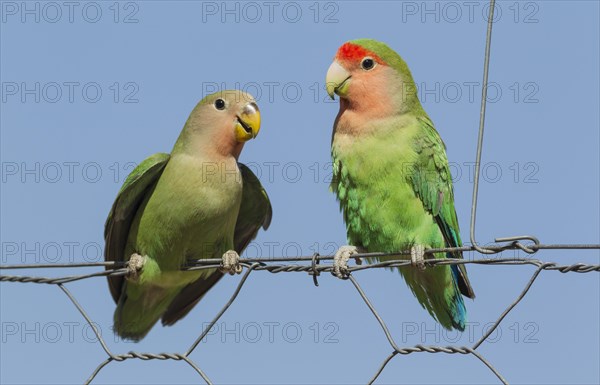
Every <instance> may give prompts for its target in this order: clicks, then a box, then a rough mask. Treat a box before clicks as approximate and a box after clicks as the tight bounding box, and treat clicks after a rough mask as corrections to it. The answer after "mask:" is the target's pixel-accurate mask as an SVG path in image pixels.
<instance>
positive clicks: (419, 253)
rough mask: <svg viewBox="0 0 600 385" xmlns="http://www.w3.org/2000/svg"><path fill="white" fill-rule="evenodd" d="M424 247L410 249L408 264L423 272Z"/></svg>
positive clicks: (415, 246)
mask: <svg viewBox="0 0 600 385" xmlns="http://www.w3.org/2000/svg"><path fill="white" fill-rule="evenodd" d="M424 257H425V246H424V245H414V246H412V247H411V248H410V262H411V263H412V265H413V266H416V267H418V268H419V270H421V271H423V270H425V258H424Z"/></svg>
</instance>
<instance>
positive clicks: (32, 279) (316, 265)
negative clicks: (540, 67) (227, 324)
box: [0, 0, 600, 385]
mask: <svg viewBox="0 0 600 385" xmlns="http://www.w3.org/2000/svg"><path fill="white" fill-rule="evenodd" d="M494 9H495V0H490V11H489V16H488V24H487V33H486V43H485V55H484V69H483V87H482V99H481V110H480V122H479V132H478V140H477V152H476V161H475V173H474V183H473V195H472V205H471V217H470V240H471V244H472V246H463V247H446V248H437V249H428V250H426V251H425V255H429V256H431V255H433V254H434V253H445V252H451V251H462V252H470V251H472V252H476V253H479V254H483V255H484V256H485V255H489V254H497V253H501V252H503V251H507V250H521V251H523V252H525V253H527V254H534V253H537V252H538V251H540V250H571V251H572V250H600V244H541V243H540V241H539V240H538V239H537V238H536V237H534V236H531V235H521V236H512V237H503V238H496V239H495V242H496V243H497V244H495V245H491V246H490V245H488V246H480V245H479V244H478V242H477V241H476V237H475V222H476V217H477V198H478V192H479V175H480V162H481V157H482V152H483V134H484V127H485V112H486V102H487V84H488V76H489V62H490V51H491V38H492V28H493V19H494ZM369 257H386V260H385V261H383V262H379V263H374V264H369V265H364V264H357V265H354V266H344V271H345V272H346V273H347V275H346V276H345V277H344V278H343V279H346V280H348V281H350V282H351V283H352V285H353V286H354V288H355V289H356V291H357V292H358V294H359V296H360V297H361V299H362V300H363V302H364V303H365V304H366V305H367V307H368V309H369V310H370V312H371V313H372V314H373V316H374V317H375V319H376V321H377V322H378V324H379V326H380V327H381V329H382V331H383V333H384V334H385V337H386V339H387V341H388V343H389V345H390V346H391V348H392V352H391V353H390V354H389V355H388V356H387V357H386V358H385V359H384V360H383V361H382V363H381V365H380V366H379V367H378V368H377V370H376V372H375V374H374V375H373V377H371V379H370V380H368V384H372V383H374V382H375V381H376V380H377V378H378V377H379V376H380V375H381V373H383V371H384V370H385V368H386V366H387V365H388V363H389V362H390V361H391V360H392V359H393V358H394V357H396V356H397V355H408V354H413V353H446V354H462V355H473V356H475V357H476V358H477V359H478V360H479V361H481V362H482V363H483V364H484V365H485V366H486V367H487V368H488V369H489V370H490V371H491V372H492V373H493V374H494V376H495V377H496V378H497V379H498V380H499V381H500V382H501V383H503V384H508V381H507V380H506V379H505V377H504V376H502V375H501V374H500V372H499V371H498V370H497V369H496V368H495V367H494V366H493V365H492V364H491V363H490V362H489V361H488V360H487V359H486V358H485V357H484V356H483V355H482V354H481V353H480V352H478V351H477V349H478V348H479V347H480V346H481V345H482V344H483V343H484V342H485V341H486V340H487V339H488V337H489V336H490V335H492V333H494V331H495V330H496V329H497V328H498V327H499V326H500V323H501V322H502V321H503V320H504V319H505V318H506V316H507V315H508V314H509V313H510V312H511V311H512V310H513V309H514V308H515V307H516V306H517V305H518V304H519V303H520V302H521V300H522V299H523V298H524V297H525V296H526V295H527V293H528V292H529V289H530V288H531V287H532V286H533V284H534V282H535V281H536V279H537V278H538V277H539V275H540V274H541V273H542V271H545V270H549V271H558V272H560V273H590V272H600V265H598V264H584V263H575V264H570V265H560V264H558V263H554V262H544V261H542V260H539V259H532V258H489V257H487V258H481V259H472V260H469V259H449V258H448V259H434V258H429V259H425V261H424V263H425V266H426V267H429V268H431V267H434V266H438V265H442V266H443V265H459V264H478V265H485V266H490V265H491V266H497V265H512V266H518V265H521V266H526V265H531V266H535V267H536V269H535V271H534V273H533V274H532V276H531V278H530V279H529V281H528V282H527V284H526V285H525V287H524V288H523V290H522V291H521V293H520V294H519V295H518V296H517V298H516V299H515V300H514V301H513V302H512V303H511V304H510V305H509V306H508V307H507V308H506V309H505V310H504V311H503V312H502V314H500V316H499V317H498V318H497V319H496V321H495V322H494V323H493V325H492V327H491V328H489V329H488V331H487V332H486V333H484V334H483V336H482V337H481V338H480V339H479V340H477V341H476V342H475V343H474V344H473V346H471V347H468V346H424V345H415V346H410V347H400V346H398V345H397V344H396V342H395V340H394V338H393V336H392V333H391V332H390V330H389V329H388V327H387V326H386V324H385V322H384V320H383V318H382V317H381V316H380V315H379V313H378V312H377V310H376V309H375V306H373V304H372V303H371V301H370V300H369V298H368V297H367V295H366V293H365V292H364V290H363V289H362V288H361V286H360V285H359V283H358V281H357V280H356V277H355V276H354V273H358V272H361V271H364V270H368V269H380V268H391V267H402V268H414V267H413V266H412V262H411V261H410V260H407V258H408V257H410V251H399V252H395V253H361V254H357V255H355V256H352V258H353V259H355V260H356V261H357V262H359V261H360V260H361V258H369ZM394 257H396V258H394ZM327 261H329V262H333V263H332V264H321V262H327ZM302 262H308V264H298V263H302ZM335 263H336V262H335V261H334V257H333V256H321V255H318V254H314V255H312V256H301V257H295V258H284V257H281V258H244V259H240V261H239V264H240V265H241V266H242V267H243V268H245V269H246V272H245V273H244V274H243V276H242V278H241V279H240V282H239V283H238V285H237V287H236V289H235V290H234V292H233V294H232V295H231V297H230V298H229V300H228V301H227V303H226V304H225V305H224V306H223V307H222V308H221V310H220V311H219V312H218V313H217V314H216V316H215V317H214V318H213V320H212V321H211V322H210V323H209V325H208V327H207V328H205V329H204V331H203V332H202V333H201V334H200V335H199V336H198V338H196V340H195V341H194V342H193V343H192V344H191V345H190V347H189V348H188V349H187V350H186V352H185V353H184V354H180V353H140V352H134V351H130V352H128V353H125V354H114V353H113V352H112V351H111V350H110V349H109V348H108V345H107V344H106V342H105V341H104V339H103V338H102V335H101V333H100V332H99V331H98V329H97V328H96V326H95V324H94V322H93V321H92V319H91V318H90V317H89V315H88V314H87V313H86V311H85V310H84V308H83V307H82V306H81V305H80V304H79V302H78V301H77V300H76V299H75V297H74V296H73V294H71V292H70V291H69V290H68V289H67V288H66V287H65V284H66V283H71V282H75V281H80V280H84V279H88V278H96V277H112V276H124V275H127V274H128V269H127V267H126V264H125V263H124V262H98V263H67V264H18V265H6V264H5V265H0V270H17V269H40V268H41V269H52V268H54V269H56V268H60V269H66V268H90V267H102V268H105V269H107V270H102V271H100V272H94V273H89V274H81V275H70V276H64V277H39V276H28V275H0V282H20V283H37V284H47V285H57V286H58V287H59V288H60V289H61V290H62V292H63V293H64V294H65V295H66V296H67V297H68V298H69V300H70V301H71V303H72V304H73V306H75V308H76V309H77V310H78V312H79V313H80V314H81V316H82V317H83V318H84V319H85V321H86V322H87V324H88V325H90V327H91V328H92V330H93V331H94V333H95V335H96V337H97V338H98V341H99V343H100V345H101V347H102V349H103V350H104V352H105V353H106V354H107V355H108V358H106V359H105V360H104V361H103V362H101V363H100V364H99V365H98V366H97V367H96V368H95V369H94V371H93V372H92V374H91V375H90V376H89V377H88V379H87V380H86V381H85V384H90V383H91V382H92V381H93V380H94V378H96V376H97V375H98V373H100V371H102V369H104V368H105V367H106V366H107V365H108V364H110V363H111V362H123V361H126V360H129V359H140V360H175V361H184V362H186V363H187V364H188V365H189V366H190V367H192V368H193V369H194V370H195V371H196V372H197V373H198V375H199V376H200V377H201V378H202V379H203V380H204V382H206V384H209V385H212V381H211V380H210V379H209V377H208V376H207V375H206V373H205V372H204V371H203V370H202V369H201V368H200V367H199V366H198V365H197V364H196V363H195V362H194V361H193V360H191V359H190V357H189V356H190V355H191V354H192V353H193V352H194V350H195V349H196V348H197V346H198V345H199V343H200V342H201V341H202V340H203V339H204V338H205V337H206V335H207V334H208V333H209V332H210V330H211V329H212V328H213V327H214V325H215V324H216V323H217V322H218V321H219V319H220V318H221V317H222V316H223V314H225V312H226V311H227V310H228V309H229V308H230V307H231V305H233V303H234V302H235V300H236V298H237V296H238V294H239V293H240V291H241V290H242V287H243V286H244V284H245V283H246V281H247V279H248V277H249V276H250V274H251V273H252V272H254V271H267V272H269V273H273V274H277V273H289V272H299V273H308V274H309V275H311V276H312V278H313V281H314V283H315V285H316V286H318V281H317V277H318V276H319V275H320V274H321V273H325V272H330V273H332V275H333V272H334V268H335V267H334V264H335ZM221 267H222V260H221V259H204V260H194V261H188V264H187V265H186V266H184V267H183V268H182V270H203V269H215V268H221Z"/></svg>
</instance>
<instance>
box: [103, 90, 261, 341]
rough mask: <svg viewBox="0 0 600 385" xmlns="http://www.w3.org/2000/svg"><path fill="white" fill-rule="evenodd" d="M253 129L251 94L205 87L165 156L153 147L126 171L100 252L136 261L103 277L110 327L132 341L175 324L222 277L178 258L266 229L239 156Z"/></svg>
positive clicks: (226, 247) (253, 183) (230, 249)
mask: <svg viewBox="0 0 600 385" xmlns="http://www.w3.org/2000/svg"><path fill="white" fill-rule="evenodd" d="M259 130H260V112H259V109H258V106H257V104H256V102H255V100H254V98H253V97H252V96H251V95H249V94H246V93H243V92H240V91H222V92H218V93H215V94H212V95H208V96H206V97H205V98H204V99H202V100H201V101H200V102H199V103H198V104H197V105H196V107H195V108H194V109H193V111H192V112H191V114H190V116H189V118H188V119H187V121H186V123H185V125H184V127H183V129H182V131H181V134H180V135H179V138H178V139H177V141H176V142H175V145H174V147H173V150H172V151H171V154H165V153H158V154H154V155H152V156H150V157H148V158H147V159H145V160H144V161H143V162H141V163H140V164H139V166H137V167H136V168H135V169H134V170H133V171H132V172H131V173H130V174H129V176H128V177H127V179H126V180H125V183H124V184H123V186H122V187H121V190H120V191H119V193H118V195H117V198H116V200H115V202H114V204H113V206H112V208H111V210H110V213H109V214H108V218H107V220H106V224H105V230H104V238H105V241H106V246H105V260H106V261H129V262H128V264H129V266H130V267H131V266H134V267H135V269H134V270H133V272H134V274H129V275H128V276H127V277H126V278H124V277H123V276H113V277H108V284H109V288H110V292H111V295H112V297H113V299H114V300H115V302H116V303H117V308H116V310H115V313H114V326H113V329H114V331H115V333H116V334H117V335H119V336H120V337H122V338H124V339H128V340H133V341H139V340H141V339H142V338H144V336H146V334H147V333H148V332H149V331H150V329H152V327H153V326H154V324H155V323H156V322H157V321H158V320H159V319H160V318H162V324H163V325H173V324H174V323H175V322H177V321H178V320H180V319H181V318H183V317H185V316H186V315H187V314H188V313H189V312H190V310H192V308H193V307H194V306H195V305H196V304H197V303H198V301H200V299H202V297H203V296H204V294H206V292H208V291H209V290H210V289H211V288H212V287H213V286H214V285H215V284H216V283H217V282H218V281H219V280H220V279H221V277H222V276H223V272H222V271H220V270H219V269H208V270H206V269H205V270H194V271H182V270H181V268H182V267H183V266H184V265H186V262H187V261H188V260H196V259H206V258H222V257H223V255H224V254H225V253H236V254H241V253H242V251H243V250H244V249H245V248H246V246H247V245H248V243H250V241H252V240H253V239H254V238H255V237H256V234H257V233H258V231H259V229H260V228H261V227H262V228H264V229H265V230H266V229H267V228H268V227H269V224H270V222H271V216H272V208H271V203H270V201H269V197H268V196H267V193H266V191H265V189H264V188H263V187H262V185H261V184H260V181H259V180H258V178H257V177H256V176H255V175H254V174H253V173H252V171H251V170H250V169H249V168H248V167H247V166H245V165H244V164H242V163H238V157H239V156H240V153H241V151H242V148H243V147H244V144H245V143H246V142H247V141H249V140H251V139H254V138H255V137H256V135H257V134H258V132H259ZM238 256H239V255H238ZM138 269H139V271H138Z"/></svg>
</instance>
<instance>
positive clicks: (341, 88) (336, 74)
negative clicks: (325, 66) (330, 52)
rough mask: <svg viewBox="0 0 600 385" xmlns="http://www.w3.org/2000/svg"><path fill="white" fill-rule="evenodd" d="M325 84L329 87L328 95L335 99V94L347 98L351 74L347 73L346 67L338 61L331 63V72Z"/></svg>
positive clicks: (328, 71)
mask: <svg viewBox="0 0 600 385" xmlns="http://www.w3.org/2000/svg"><path fill="white" fill-rule="evenodd" d="M325 84H326V87H327V93H328V94H329V96H330V97H331V99H333V94H334V93H336V94H338V95H339V96H340V97H344V96H346V93H347V92H348V84H350V73H349V72H348V71H346V69H345V68H344V67H342V66H341V65H340V63H338V62H337V61H334V62H333V63H331V66H329V70H327V77H326V78H325Z"/></svg>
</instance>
